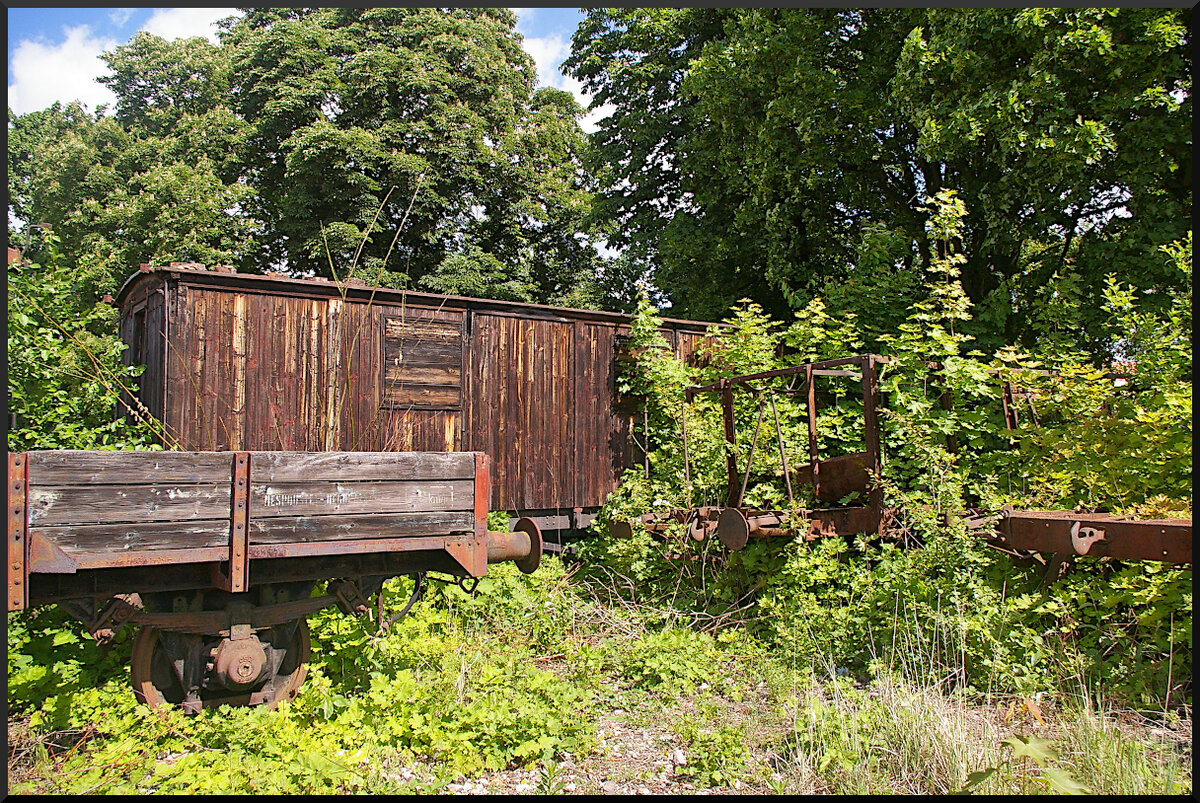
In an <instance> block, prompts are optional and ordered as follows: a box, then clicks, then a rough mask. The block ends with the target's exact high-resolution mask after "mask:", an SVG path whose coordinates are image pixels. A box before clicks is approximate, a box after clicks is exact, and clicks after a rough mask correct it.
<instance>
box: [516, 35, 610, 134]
mask: <svg viewBox="0 0 1200 803" xmlns="http://www.w3.org/2000/svg"><path fill="white" fill-rule="evenodd" d="M525 52H527V53H528V54H529V55H530V56H533V62H534V64H536V65H537V83H538V86H551V87H554V88H555V89H565V90H566V91H567V92H570V93H571V94H572V95H574V96H575V100H577V101H578V102H579V105H580V106H582V107H583V108H585V109H586V108H587V107H588V105H589V104H591V102H592V99H591V96H590V95H588V94H587V93H586V92H584V91H583V83H582V82H581V81H577V80H576V79H574V78H572V77H571V76H569V75H563V73H562V70H561V67H562V63H563V60H564V59H566V58H567V56H569V55H571V43H570V41H569V40H568V39H566V38H565V37H563V36H560V35H558V34H554V35H552V36H527V37H525ZM613 109H614V107H613V106H610V105H605V106H601V107H600V108H598V109H596V110H595V111H593V112H591V113H589V114H586V115H584V116H583V118H581V119H580V121H579V126H580V127H581V128H582V129H583V130H584V131H585V132H587V133H589V134H590V133H592V132H593V131H595V130H596V127H597V123H598V122H599V121H600V120H603V119H604V118H605V117H608V115H610V114H612V113H613Z"/></svg>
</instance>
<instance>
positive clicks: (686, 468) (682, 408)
mask: <svg viewBox="0 0 1200 803" xmlns="http://www.w3.org/2000/svg"><path fill="white" fill-rule="evenodd" d="M679 430H680V432H681V433H682V434H683V482H684V485H686V486H687V488H688V502H689V503H690V502H691V501H692V500H691V494H692V491H691V488H692V464H691V461H690V460H689V459H688V444H687V405H686V404H684V403H683V402H680V403H679Z"/></svg>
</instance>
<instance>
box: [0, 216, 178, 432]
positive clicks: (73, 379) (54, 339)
mask: <svg viewBox="0 0 1200 803" xmlns="http://www.w3.org/2000/svg"><path fill="white" fill-rule="evenodd" d="M42 239H43V240H44V244H43V250H44V251H45V253H47V255H48V256H49V262H48V263H47V264H46V265H45V266H42V265H37V264H33V263H30V262H26V261H23V260H18V261H16V262H13V263H12V264H10V265H9V266H8V409H9V412H10V413H12V414H13V415H15V416H16V420H17V425H16V426H14V427H11V428H10V429H9V430H8V448H9V449H10V450H12V451H27V450H31V449H137V448H154V447H152V446H151V444H152V435H153V433H154V429H155V424H156V423H157V422H155V421H154V420H153V419H151V418H150V417H149V416H147V415H141V414H140V411H138V410H137V409H130V408H129V407H127V406H126V404H127V403H128V402H129V401H130V399H129V396H128V395H125V396H124V399H125V401H122V398H123V391H125V390H127V389H129V388H133V387H135V386H136V383H137V377H138V375H139V374H141V372H142V370H143V368H142V366H131V365H125V364H123V363H122V361H121V354H122V352H123V351H124V350H125V348H126V347H125V344H123V343H122V342H121V340H120V339H119V338H117V337H116V336H114V335H113V334H112V329H113V324H114V320H115V318H116V310H114V309H113V308H112V307H111V306H109V305H107V304H103V303H96V302H95V301H92V300H90V299H89V297H88V294H87V293H86V291H85V290H83V288H81V287H80V277H79V275H78V274H77V273H76V272H75V271H74V270H72V269H71V268H70V267H69V266H67V265H65V264H64V263H63V261H62V259H61V257H60V256H59V255H58V253H57V245H56V238H55V236H54V235H53V234H45V233H43V234H42ZM135 404H136V403H135ZM114 412H119V413H126V412H128V413H130V414H131V416H132V417H131V418H129V419H127V418H126V416H125V415H119V416H118V417H114Z"/></svg>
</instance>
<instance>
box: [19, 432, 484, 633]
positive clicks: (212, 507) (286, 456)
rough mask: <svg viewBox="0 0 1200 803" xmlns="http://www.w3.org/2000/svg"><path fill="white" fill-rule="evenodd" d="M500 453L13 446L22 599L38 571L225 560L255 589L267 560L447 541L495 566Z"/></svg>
mask: <svg viewBox="0 0 1200 803" xmlns="http://www.w3.org/2000/svg"><path fill="white" fill-rule="evenodd" d="M487 470H488V461H487V457H486V455H482V454H478V453H470V452H467V453H463V452H437V453H428V452H115V451H114V452H104V451H53V452H49V451H48V452H28V453H24V454H11V455H9V484H10V492H9V498H10V502H11V503H10V505H9V551H8V552H9V610H18V609H21V608H24V607H26V606H27V605H28V592H27V591H26V590H25V589H26V588H28V582H29V575H30V574H73V573H76V572H79V571H83V570H90V569H110V568H137V567H151V566H163V565H174V564H198V563H211V564H213V569H214V571H213V578H214V581H213V585H214V586H215V587H218V588H224V589H225V590H228V591H235V592H236V591H244V590H246V589H247V588H248V586H249V584H250V582H251V563H252V561H253V560H257V559H272V558H285V557H314V556H317V557H319V556H322V555H346V554H369V553H385V552H406V551H428V550H435V551H442V552H445V553H448V554H449V555H450V556H451V557H452V558H453V559H454V561H456V562H457V563H458V564H459V565H460V567H461V569H462V571H463V572H464V573H466V574H470V575H472V576H480V575H482V574H484V573H486V570H487V505H486V504H483V505H482V506H481V505H479V504H478V503H477V496H478V494H479V493H480V492H482V493H484V494H485V500H486V493H487Z"/></svg>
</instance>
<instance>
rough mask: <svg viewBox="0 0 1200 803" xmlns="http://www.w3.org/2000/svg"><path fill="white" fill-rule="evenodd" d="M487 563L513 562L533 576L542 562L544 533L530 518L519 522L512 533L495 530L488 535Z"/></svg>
mask: <svg viewBox="0 0 1200 803" xmlns="http://www.w3.org/2000/svg"><path fill="white" fill-rule="evenodd" d="M487 539H488V541H487V562H488V563H500V562H501V561H506V560H511V561H513V562H514V563H516V564H517V568H518V569H520V570H521V571H522V572H524V573H525V574H532V573H533V572H535V571H537V567H538V566H539V565H541V562H542V533H541V530H539V529H538V526H537V524H536V523H535V522H534V521H533V519H530V518H528V517H526V518H522V519H520V520H518V521H517V524H516V527H515V529H513V531H512V532H510V533H501V532H496V531H494V530H491V531H488V534H487Z"/></svg>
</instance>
